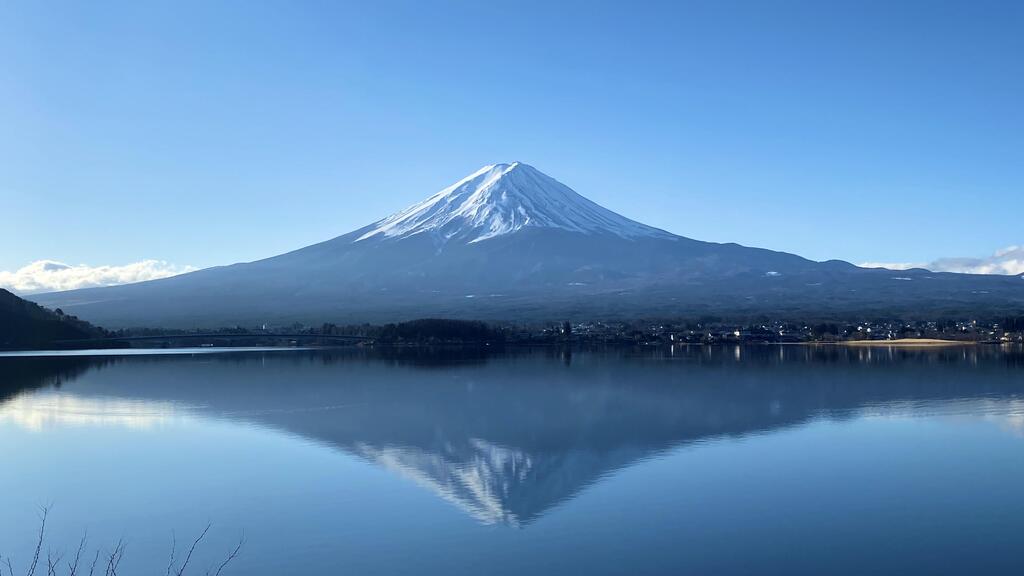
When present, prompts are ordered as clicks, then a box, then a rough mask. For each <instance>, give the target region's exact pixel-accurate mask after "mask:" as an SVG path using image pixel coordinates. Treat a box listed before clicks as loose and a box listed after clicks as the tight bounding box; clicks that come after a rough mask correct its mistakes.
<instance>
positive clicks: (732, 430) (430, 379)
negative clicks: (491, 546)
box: [0, 347, 1024, 525]
mask: <svg viewBox="0 0 1024 576" xmlns="http://www.w3.org/2000/svg"><path fill="white" fill-rule="evenodd" d="M89 362H90V361H89V360H86V359H75V360H69V361H65V362H63V363H62V364H59V365H57V366H59V368H58V371H59V372H61V373H63V374H65V375H66V377H65V380H67V381H66V382H65V383H64V387H63V391H64V393H67V394H71V395H74V396H75V397H76V398H78V399H80V400H82V401H83V402H84V401H86V400H92V401H94V402H97V403H102V402H103V401H105V400H108V399H111V398H116V399H119V400H132V401H141V402H144V403H145V402H150V403H153V404H159V405H161V406H167V405H168V403H174V404H175V405H177V406H179V407H180V408H181V409H182V410H189V411H194V412H195V413H197V414H199V415H201V416H205V417H217V418H226V419H231V420H236V421H240V422H246V423H251V424H256V425H259V426H261V427H265V428H268V429H273V430H280V431H282V432H287V433H290V434H296V435H299V436H302V437H304V438H308V439H312V440H315V441H317V442H322V443H324V444H326V445H329V446H332V447H335V448H338V449H341V450H343V451H345V452H348V453H350V454H355V455H358V456H360V457H362V458H365V459H367V460H369V461H371V462H374V463H376V464H378V465H380V466H383V467H386V468H388V469H391V470H394V471H396V472H398V473H400V474H402V475H404V476H407V477H409V478H412V479H413V480H415V481H416V482H418V483H420V484H422V485H425V486H427V487H429V488H430V489H431V490H433V491H435V492H436V493H437V494H439V495H440V496H441V497H443V498H445V499H447V500H449V501H451V502H453V503H454V504H456V505H458V506H459V507H461V508H463V509H464V510H466V511H467V512H468V513H470V514H472V515H473V516H474V517H476V518H478V519H479V520H481V521H483V522H488V523H507V524H513V525H524V524H527V523H529V522H531V521H533V520H535V519H537V518H539V517H540V516H541V515H543V514H545V513H546V512H547V511H549V510H551V509H552V508H554V507H555V506H557V505H558V504H559V503H561V502H564V501H566V500H567V499H569V498H572V497H573V496H574V495H575V494H577V493H578V492H579V491H580V490H582V489H584V488H585V487H587V486H588V485H590V484H592V483H593V482H595V481H597V480H598V479H600V478H601V477H603V476H605V475H608V474H611V473H613V472H615V471H617V470H619V469H622V468H624V467H627V466H630V465H633V464H635V463H637V462H639V461H641V460H643V459H645V458H649V457H651V456H654V455H656V454H658V453H659V452H662V451H664V450H668V449H671V448H674V447H678V446H682V445H686V444H691V443H696V442H702V441H710V440H714V439H720V438H724V437H730V436H741V435H751V434H759V433H768V432H770V431H772V430H776V429H779V428H783V427H789V426H796V425H800V424H801V423H804V422H807V421H809V420H811V419H813V418H819V417H826V418H842V417H846V416H849V415H851V414H854V413H857V412H862V411H873V412H880V413H884V412H891V411H899V410H901V409H903V407H905V406H906V405H907V403H911V404H912V405H913V406H914V407H915V408H916V409H918V410H920V409H922V408H927V409H934V410H935V411H936V412H939V413H945V412H953V413H955V412H957V411H958V410H963V411H968V410H969V411H970V413H972V414H977V413H978V412H979V411H985V410H990V411H999V410H1001V411H1003V412H1005V410H1006V407H1007V406H1008V405H1009V404H1011V403H1010V402H1007V401H1008V400H1019V399H1021V398H1024V382H1021V380H1020V377H1019V375H1020V367H1021V366H1022V365H1024V358H1022V356H1021V355H1019V354H1006V353H999V352H998V351H996V350H992V351H989V350H988V349H984V348H978V349H975V348H957V349H946V350H933V351H899V350H847V349H844V348H840V347H835V348H822V349H815V348H810V347H760V348H743V349H738V348H691V349H677V350H676V351H675V352H674V354H669V353H667V352H666V353H665V354H660V353H659V354H658V355H656V356H652V355H644V356H629V355H626V354H624V353H576V354H575V355H571V356H570V355H569V354H554V353H525V354H518V355H499V356H492V357H480V356H477V357H470V356H465V355H455V354H449V355H446V356H438V355H435V354H426V353H422V352H410V353H408V354H405V353H403V354H397V355H396V354H385V353H378V352H356V351H353V352H348V353H302V352H283V353H268V354H233V355H205V356H196V357H135V358H126V359H123V360H120V361H116V362H112V363H111V362H110V361H109V360H107V361H105V364H104V365H102V369H99V370H86V369H87V368H88V367H89V364H88V363H89ZM53 366H54V364H52V363H48V362H47V363H39V362H38V361H36V364H34V365H31V366H30V365H29V364H27V361H26V360H20V359H19V360H15V359H0V381H4V380H5V378H4V376H5V375H8V374H12V373H15V372H17V373H18V374H21V375H22V377H21V380H20V384H18V385H17V386H18V388H19V389H21V390H22V392H21V394H22V395H23V396H22V398H23V399H24V394H31V392H29V391H27V389H28V388H31V387H33V386H37V385H46V384H49V383H51V382H53V381H54V379H56V378H58V377H59V374H55V373H54V368H53ZM33 370H34V371H36V372H37V373H38V375H39V376H38V383H37V384H32V383H31V382H29V381H28V379H26V378H25V377H24V374H25V373H27V372H31V371H33ZM82 372H84V374H81V373H82ZM78 374H81V375H78ZM12 395H13V396H15V397H17V391H12V390H7V391H3V394H2V395H0V399H2V398H7V400H5V402H8V403H11V402H14V401H13V400H11V399H10V398H11V396H12ZM12 405H13V404H12ZM3 409H4V407H3V405H0V414H2V411H3ZM97 409H101V408H97Z"/></svg>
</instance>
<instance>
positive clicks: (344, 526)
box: [0, 346, 1024, 576]
mask: <svg viewBox="0 0 1024 576" xmlns="http://www.w3.org/2000/svg"><path fill="white" fill-rule="evenodd" d="M178 352H179V353H177V354H168V355H131V356H127V355H119V354H113V355H102V356H89V355H64V356H51V357H31V356H30V357H2V358H0V494H2V502H3V514H2V515H0V554H3V555H4V556H5V557H6V556H7V555H8V554H12V555H13V556H14V563H15V569H16V570H17V569H18V568H19V567H24V566H25V565H26V563H27V561H28V560H29V557H30V555H31V551H32V549H33V548H34V543H35V537H36V534H35V531H36V530H37V529H38V515H39V506H42V505H48V506H50V507H51V510H50V516H49V524H48V539H47V543H48V545H49V546H51V547H53V548H54V549H55V550H56V549H63V550H66V551H70V552H71V553H73V552H74V549H75V547H76V546H77V544H78V541H79V538H80V536H81V535H82V534H83V533H85V532H88V537H89V542H90V543H91V544H90V546H93V545H102V546H104V547H109V546H111V545H113V543H114V542H115V541H116V540H117V539H118V538H124V539H125V541H126V542H127V553H126V555H125V559H124V562H123V564H122V570H121V573H122V574H141V573H149V574H154V573H163V570H164V569H165V566H166V565H167V562H168V554H169V552H170V549H171V545H172V539H176V541H177V547H178V554H179V559H180V557H181V555H183V550H182V548H183V547H185V546H187V545H188V543H189V542H190V541H191V539H193V538H195V537H196V536H197V535H198V534H199V533H200V532H202V530H203V528H204V527H205V526H206V525H207V523H208V522H212V525H213V526H212V528H211V529H210V532H209V534H208V536H207V538H206V540H205V541H204V542H203V543H202V544H201V546H200V547H199V548H198V550H197V552H196V555H195V556H194V558H193V560H192V562H193V565H194V567H195V568H196V573H198V574H202V573H204V571H205V570H206V568H208V567H209V566H211V565H214V564H215V563H217V562H218V561H219V560H220V559H222V558H223V557H224V556H225V555H226V553H227V552H228V551H229V550H230V549H231V548H232V547H233V546H234V545H235V543H236V542H237V541H238V540H239V539H240V538H241V537H242V535H243V534H244V539H245V545H244V547H243V549H242V551H241V554H240V556H239V557H238V558H237V559H236V560H235V561H234V562H233V563H232V564H230V565H229V566H228V568H227V569H226V570H225V574H245V575H254V576H260V575H271V574H273V575H280V574H359V575H372V574H417V575H422V574H445V575H450V574H516V575H523V574H566V573H578V574H687V573H688V574H718V575H720V574H753V573H761V574H787V575H792V574H821V573H830V574H858V575H860V574H907V573H927V574H965V573H1020V572H1021V571H1022V570H1024V555H1022V554H1021V553H1020V550H1021V549H1022V548H1024V489H1022V487H1024V354H1022V352H1021V351H1020V350H1019V349H1014V350H1007V349H1000V348H997V347H984V346H975V347H953V348H941V349H924V350H917V349H914V350H911V349H888V348H878V349H875V348H872V349H849V348H845V347H842V346H831V347H829V346H822V347H813V346H760V347H689V348H687V347H680V348H672V349H658V350H647V351H644V350H632V349H629V350H625V349H623V350H605V351H571V352H570V351H567V350H566V351H557V350H532V351H530V350H522V351H505V352H493V353H488V352H483V351H457V350H426V349H401V350H379V349H378V350H373V349H355V348H354V349H340V350H321V351H316V350H287V349H281V350H263V351H259V350H255V351H235V352H224V351H219V350H214V351H210V350H204V351H203V352H205V353H202V354H192V353H190V351H178ZM172 535H173V536H172ZM190 573H191V572H190Z"/></svg>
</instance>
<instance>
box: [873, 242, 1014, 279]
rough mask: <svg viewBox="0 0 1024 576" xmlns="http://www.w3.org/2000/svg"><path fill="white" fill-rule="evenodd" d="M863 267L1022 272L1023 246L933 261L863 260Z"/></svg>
mask: <svg viewBox="0 0 1024 576" xmlns="http://www.w3.org/2000/svg"><path fill="white" fill-rule="evenodd" d="M858 266H863V267H865V268H888V269H890V270H907V269H908V268H924V269H926V270H931V271H932V272H960V273H963V274H1006V275H1010V276H1016V275H1018V274H1024V246H1008V247H1006V248H1003V249H1001V250H996V252H995V253H994V254H993V255H991V256H989V257H988V258H939V259H938V260H935V261H933V262H863V263H861V264H858Z"/></svg>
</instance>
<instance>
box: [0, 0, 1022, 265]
mask: <svg viewBox="0 0 1024 576" xmlns="http://www.w3.org/2000/svg"><path fill="white" fill-rule="evenodd" d="M0 157H2V158H3V160H2V162H0V270H14V269H17V268H19V267H21V266H24V265H25V264H27V263H29V262H32V261H35V260H41V259H53V260H59V261H62V262H67V263H71V264H80V263H87V264H90V265H93V266H99V265H112V264H126V263H131V262H137V261H140V260H144V259H160V260H166V261H168V262H170V263H173V264H175V265H191V266H197V267H205V266H210V265H216V264H226V263H231V262H238V261H248V260H253V259H258V258H261V257H266V256H270V255H274V254H277V253H280V252H284V251H287V250H290V249H294V248H298V247H301V246H304V245H307V244H310V243H313V242H317V241H320V240H325V239H328V238H331V237H334V236H337V235H340V234H343V233H345V232H348V231H350V230H352V229H354V228H357V227H359V226H362V225H364V224H367V223H369V222H370V221H373V220H376V219H379V218H381V217H383V216H385V215H387V214H389V213H391V212H394V211H396V210H399V209H401V208H403V207H405V206H406V205H408V204H411V203H413V202H415V201H418V200H420V199H422V198H424V197H426V196H427V195H429V194H431V193H433V192H435V191H437V190H439V189H441V188H443V187H444V186H446V185H448V184H449V183H451V182H453V181H455V180H457V179H458V178H460V177H462V176H463V175H465V174H467V173H469V172H472V171H473V170H475V169H477V168H478V167H480V166H482V165H484V164H491V163H495V162H510V161H513V160H521V161H524V162H527V163H529V164H532V165H533V166H535V167H537V168H538V169H540V170H542V171H544V172H547V173H548V174H550V175H551V176H553V177H555V178H558V179H559V180H561V181H562V182H564V183H566V184H568V185H569V186H571V187H572V188H574V189H575V190H577V191H578V192H580V193H581V194H583V195H585V196H587V197H589V198H591V199H593V200H595V201H597V202H599V203H601V204H603V205H605V206H606V207H608V208H610V209H612V210H615V211H617V212H620V213H622V214H624V215H626V216H629V217H631V218H633V219H636V220H640V221H643V222H645V223H648V224H651V225H654V226H658V227H661V228H664V229H666V230H669V231H672V232H675V233H678V234H682V235H685V236H689V237H693V238H697V239H702V240H713V241H735V242H740V243H742V244H747V245H753V246H762V247H769V248H773V249H777V250H785V251H789V252H795V253H798V254H801V255H804V256H807V257H810V258H813V259H827V258H842V259H845V260H849V261H852V262H863V261H883V262H928V261H931V260H934V259H936V258H940V257H949V256H985V255H988V254H991V253H992V252H993V251H995V250H996V249H998V248H1002V247H1005V246H1009V245H1015V244H1024V228H1022V226H1021V224H1020V222H1021V214H1022V213H1024V210H1022V209H1024V2H1018V1H1005V2H986V1H977V0H971V1H964V2H942V1H933V0H928V1H920V2H916V1H895V2H894V1H891V0H887V1H879V2H872V1H851V2H821V1H808V2H786V1H749V2H730V1H722V0H715V1H709V2H685V1H672V2H644V1H639V2H638V1H629V2H596V1H583V2H551V1H540V2H527V1H516V2H504V1H479V2H475V1H468V0H467V1H464V2H430V1H426V0H421V1H410V2H391V1H372V2H370V1H367V2H361V3H349V2H341V1H325V2H298V1H288V2H283V1H282V2H272V1H259V2H251V1H238V2H211V1H208V0H201V1H194V2H193V1H182V0H176V1H174V2H148V1H147V2H136V1H125V2H117V1H104V2H79V1H74V2H59V1H54V2H49V1H48V2H39V1H35V0H25V1H10V0H7V1H0Z"/></svg>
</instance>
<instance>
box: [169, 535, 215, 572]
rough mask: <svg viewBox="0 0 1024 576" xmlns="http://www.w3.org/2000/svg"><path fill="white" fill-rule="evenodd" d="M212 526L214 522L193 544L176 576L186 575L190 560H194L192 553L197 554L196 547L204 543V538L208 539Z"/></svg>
mask: <svg viewBox="0 0 1024 576" xmlns="http://www.w3.org/2000/svg"><path fill="white" fill-rule="evenodd" d="M211 526H213V523H212V522H211V523H210V524H207V525H206V529H205V530H203V533H202V534H200V535H199V537H198V538H196V539H195V542H192V547H191V548H189V549H188V554H187V555H186V556H185V561H184V562H183V563H182V564H181V568H180V569H179V570H178V573H177V574H176V576H181V575H182V574H184V573H185V568H188V563H189V560H191V559H192V553H193V552H195V550H196V546H198V545H199V543H200V542H202V541H203V538H205V537H206V533H207V532H209V531H210V527H211Z"/></svg>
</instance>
